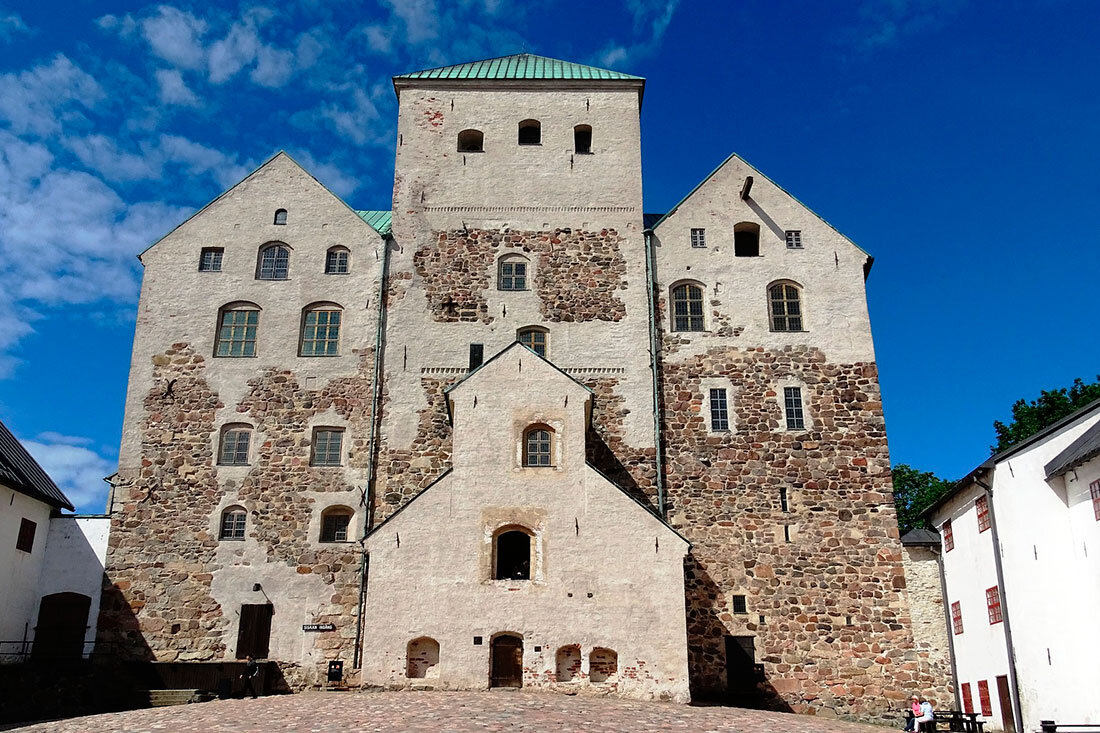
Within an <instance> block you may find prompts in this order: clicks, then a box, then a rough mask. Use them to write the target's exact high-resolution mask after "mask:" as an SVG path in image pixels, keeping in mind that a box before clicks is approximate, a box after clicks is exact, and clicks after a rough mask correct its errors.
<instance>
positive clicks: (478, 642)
mask: <svg viewBox="0 0 1100 733" xmlns="http://www.w3.org/2000/svg"><path fill="white" fill-rule="evenodd" d="M481 643H482V641H481V637H480V636H475V637H474V646H481Z"/></svg>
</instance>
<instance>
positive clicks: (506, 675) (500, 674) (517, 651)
mask: <svg viewBox="0 0 1100 733" xmlns="http://www.w3.org/2000/svg"><path fill="white" fill-rule="evenodd" d="M492 646H493V651H492V670H491V678H490V686H491V687H523V639H520V638H519V637H516V636H498V637H497V638H495V639H493V645H492Z"/></svg>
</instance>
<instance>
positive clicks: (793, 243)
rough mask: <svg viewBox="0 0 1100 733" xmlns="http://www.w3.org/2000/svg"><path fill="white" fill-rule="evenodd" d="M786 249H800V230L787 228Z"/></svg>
mask: <svg viewBox="0 0 1100 733" xmlns="http://www.w3.org/2000/svg"><path fill="white" fill-rule="evenodd" d="M786 238H787V249H802V232H801V231H799V230H798V229H788V230H787V237H786Z"/></svg>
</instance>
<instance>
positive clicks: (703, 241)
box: [691, 229, 707, 249]
mask: <svg viewBox="0 0 1100 733" xmlns="http://www.w3.org/2000/svg"><path fill="white" fill-rule="evenodd" d="M691 246H692V247H694V248H695V249H703V248H704V247H706V246H707V230H706V229H692V230H691Z"/></svg>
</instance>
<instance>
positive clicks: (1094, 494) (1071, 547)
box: [926, 400, 1100, 732]
mask: <svg viewBox="0 0 1100 733" xmlns="http://www.w3.org/2000/svg"><path fill="white" fill-rule="evenodd" d="M926 515H927V516H930V517H931V519H932V522H933V524H934V525H935V527H936V528H937V529H938V530H939V532H940V536H941V537H942V543H943V566H944V580H945V585H946V589H947V603H948V604H949V608H950V619H951V621H950V624H951V628H950V629H949V633H950V634H951V639H952V645H953V652H954V657H955V668H956V671H957V678H956V682H957V684H958V688H959V689H958V695H959V700H960V702H961V705H962V707H963V709H965V710H968V711H971V710H972V711H973V712H979V713H981V715H982V716H983V717H984V718H986V719H988V722H987V727H986V729H987V730H1005V731H1021V732H1022V731H1031V730H1038V728H1039V722H1040V721H1041V720H1054V721H1057V722H1058V723H1061V724H1074V723H1091V724H1097V723H1100V695H1098V694H1097V693H1096V691H1097V690H1098V689H1100V664H1098V663H1097V654H1098V652H1100V627H1098V626H1097V623H1096V618H1097V614H1098V612H1100V400H1097V401H1096V402H1093V403H1092V404H1090V405H1088V406H1086V407H1084V408H1082V409H1080V410H1078V411H1077V412H1075V413H1074V414H1072V415H1070V416H1069V417H1067V418H1065V419H1063V420H1061V421H1059V422H1058V423H1056V424H1054V425H1052V426H1050V427H1049V428H1047V429H1045V430H1043V431H1041V432H1040V433H1038V434H1036V435H1034V436H1032V437H1031V438H1029V439H1028V440H1026V441H1024V442H1022V443H1020V444H1018V445H1016V446H1014V447H1013V448H1010V449H1008V450H1006V451H1004V452H1002V453H999V454H997V455H995V456H993V457H992V458H990V459H989V460H988V461H986V462H984V463H982V464H981V465H980V466H978V467H977V468H976V469H974V470H973V471H972V472H970V473H969V474H968V475H967V476H966V477H965V478H963V479H962V480H961V481H960V482H959V483H958V484H957V485H956V488H955V489H954V491H952V492H951V493H950V494H948V495H947V496H945V497H943V498H942V499H941V500H940V501H939V502H937V503H936V504H935V505H933V506H932V507H930V508H929V509H928V511H927V512H926ZM998 546H999V548H1000V551H999V552H997V551H996V548H997V547H998Z"/></svg>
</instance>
